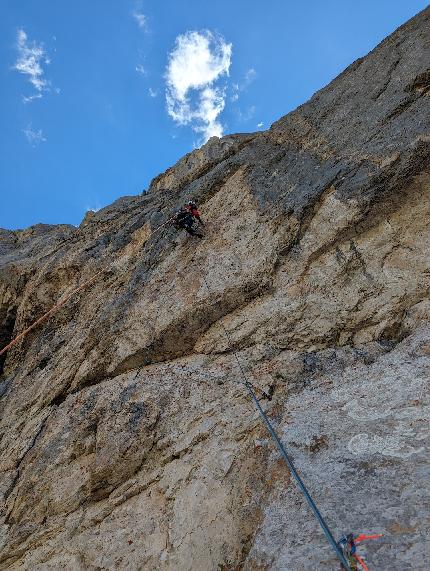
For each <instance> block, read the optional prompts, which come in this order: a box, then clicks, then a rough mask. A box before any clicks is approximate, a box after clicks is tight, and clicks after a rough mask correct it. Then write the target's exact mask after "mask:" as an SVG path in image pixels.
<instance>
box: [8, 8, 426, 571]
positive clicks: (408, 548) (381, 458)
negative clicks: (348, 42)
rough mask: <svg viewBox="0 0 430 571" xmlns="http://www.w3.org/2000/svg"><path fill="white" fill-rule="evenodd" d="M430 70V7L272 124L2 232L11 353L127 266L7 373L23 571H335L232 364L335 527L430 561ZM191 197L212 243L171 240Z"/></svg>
mask: <svg viewBox="0 0 430 571" xmlns="http://www.w3.org/2000/svg"><path fill="white" fill-rule="evenodd" d="M429 62H430V9H426V10H424V11H423V12H422V13H421V14H419V15H418V16H416V17H415V18H414V19H412V20H411V21H410V22H408V23H407V24H405V25H404V26H402V27H401V28H400V29H399V30H397V31H396V32H395V33H394V34H393V35H392V36H390V37H389V38H387V39H386V40H385V41H384V42H382V44H381V45H379V46H378V47H377V48H376V49H375V50H374V51H373V52H371V53H370V54H369V55H368V56H367V57H366V58H364V59H361V60H358V61H357V62H355V63H354V64H352V65H351V66H350V67H349V68H348V69H347V70H346V71H345V72H343V73H342V74H341V75H340V76H339V77H338V78H337V79H336V80H334V81H333V82H332V83H331V84H330V85H328V86H327V87H326V88H325V89H323V90H322V91H320V92H318V93H317V94H316V95H315V96H314V97H313V98H312V99H311V100H310V101H309V102H308V103H306V104H305V105H303V106H301V107H299V108H298V109H297V110H296V111H294V112H293V113H290V114H289V115H287V116H286V117H283V118H282V119H281V120H279V121H278V122H277V123H275V124H274V125H273V126H272V127H271V128H270V129H269V130H268V131H266V132H263V133H258V134H246V135H245V134H244V135H232V136H227V137H224V138H222V139H211V140H210V141H209V142H208V143H207V144H206V145H205V146H203V147H202V148H201V149H199V150H196V151H194V152H192V153H191V154H189V155H187V156H186V157H184V158H183V159H182V160H180V161H179V162H178V163H177V164H176V165H175V166H174V167H172V168H171V169H169V170H168V171H167V172H166V173H164V174H162V175H160V176H159V177H157V178H156V179H155V180H154V181H153V183H152V185H151V188H150V189H149V192H148V193H146V194H145V195H143V196H139V197H126V198H122V199H120V200H118V201H117V202H115V203H114V204H113V205H111V206H109V207H107V208H104V209H103V210H101V211H99V212H97V213H92V214H91V215H88V216H87V217H86V218H85V219H84V221H83V223H82V224H81V226H80V228H74V227H70V226H36V227H33V228H30V229H28V230H25V231H14V232H9V231H2V233H1V236H0V239H1V242H0V256H1V257H0V317H1V323H2V324H1V329H0V338H1V339H0V340H1V344H2V346H3V345H5V344H6V343H7V342H8V341H9V340H10V339H12V338H14V337H15V336H16V335H17V334H18V333H19V332H20V331H22V330H23V329H25V328H26V327H27V326H28V325H29V324H30V323H32V322H33V321H34V320H35V319H36V318H38V317H39V316H40V315H41V314H43V313H44V312H45V311H46V310H47V309H49V308H50V307H51V306H52V305H53V304H54V303H55V302H56V301H57V300H58V299H61V298H63V297H64V296H66V295H67V294H68V293H70V292H71V291H72V290H73V289H74V288H76V287H77V286H79V284H82V283H84V282H85V281H86V280H88V279H90V278H91V276H92V275H94V274H95V273H96V272H97V271H99V270H100V269H102V268H104V267H105V266H107V267H106V271H105V272H104V273H103V274H102V276H101V277H100V279H99V280H97V281H96V282H95V283H94V284H92V285H91V286H90V287H89V288H87V289H86V290H84V291H82V292H80V293H79V294H78V295H76V296H75V297H73V298H72V300H71V301H70V302H69V303H68V304H67V305H65V306H64V307H63V308H62V309H61V310H60V311H59V312H58V313H56V314H55V315H54V316H52V317H51V318H50V319H49V320H48V321H47V322H45V323H44V324H42V325H41V326H40V327H38V328H37V329H35V330H33V331H32V332H31V333H30V334H29V335H28V336H27V337H25V339H24V340H23V341H21V342H20V343H18V344H17V345H16V346H15V347H14V348H12V349H11V350H9V351H8V353H7V356H6V360H5V361H4V362H3V363H2V367H3V368H2V376H1V379H0V380H1V382H0V395H1V401H0V415H1V422H0V436H1V444H0V569H2V570H5V569H8V570H15V569H29V570H30V569H31V570H35V569H37V570H42V569H43V570H45V569H70V570H77V569H82V570H87V569H90V570H101V569H128V570H138V569H149V570H155V569H157V570H158V569H160V570H171V571H173V570H175V571H177V570H180V571H185V570H199V571H200V570H214V571H227V570H234V569H246V570H263V569H264V570H284V569H288V570H290V571H295V570H297V571H299V570H303V569H305V570H313V569H321V570H332V569H337V568H338V564H337V562H336V559H335V558H334V557H333V553H332V551H331V550H330V548H329V546H328V544H327V542H326V541H325V538H324V536H323V535H322V533H321V531H320V529H319V527H318V524H317V523H316V521H315V519H314V517H313V515H312V514H311V513H310V511H309V509H308V507H307V505H306V503H305V502H304V500H303V498H302V496H301V495H300V493H299V491H298V490H297V487H296V486H295V484H294V482H293V481H292V480H291V477H290V474H289V472H288V469H287V467H286V466H285V464H284V463H283V462H282V460H281V459H280V457H279V455H278V454H277V452H276V450H275V449H274V447H273V445H272V442H271V441H270V439H269V437H268V435H267V433H266V431H265V428H264V426H263V425H262V423H261V421H260V419H259V417H258V415H257V414H256V411H255V409H254V408H253V405H252V402H250V399H249V397H248V394H247V392H246V390H245V388H244V386H243V377H242V374H241V371H240V370H239V368H238V366H237V362H236V359H235V353H234V352H233V351H232V348H234V350H235V352H236V355H237V357H238V359H239V361H240V363H241V365H242V367H243V368H244V369H245V371H246V375H247V376H248V378H249V379H250V381H251V382H252V383H253V384H254V386H255V388H256V391H257V394H258V395H259V397H260V398H261V399H262V403H263V407H264V409H265V411H266V413H267V414H268V416H269V417H270V418H271V419H272V421H273V423H274V424H275V426H276V429H277V430H278V432H279V434H280V435H281V437H282V440H283V442H284V444H285V446H286V448H287V449H288V451H289V452H290V454H291V455H292V457H293V458H294V461H295V463H296V466H297V469H298V470H299V472H300V474H301V475H302V477H303V478H304V480H305V481H306V483H307V485H308V487H309V489H310V491H311V493H312V494H313V496H314V498H315V500H316V502H317V504H318V506H319V507H320V510H321V512H322V513H323V515H324V516H325V518H326V519H327V521H328V522H329V524H330V526H331V528H332V529H333V532H334V534H335V535H336V536H340V535H341V534H343V533H345V532H348V531H354V532H357V533H360V532H365V533H366V532H367V533H372V532H373V533H376V532H380V533H383V534H384V537H383V538H382V539H381V540H378V541H374V542H368V543H366V544H363V546H362V547H360V552H361V553H362V554H363V555H364V557H365V558H366V559H367V561H368V563H369V565H370V567H371V569H373V570H387V569H390V570H398V571H405V570H412V569H413V570H415V571H416V570H424V569H426V568H427V563H428V557H425V556H424V553H425V551H426V546H425V542H426V538H427V537H428V531H429V530H428V527H429V521H430V520H429V517H428V516H429V504H428V495H427V494H426V490H428V486H429V480H428V471H427V469H426V466H428V456H429V453H428V450H429V448H428V440H427V437H428V426H429V424H428V421H429V406H428V386H427V385H428V379H429V372H430V371H429V364H430V330H429V321H430V301H429V289H430V264H429V243H430V235H429V234H430V232H429V220H430V218H429V214H430V199H429V188H430V153H429V149H430V133H429V126H430V105H429V103H430V101H429V93H430V78H429V73H430V72H429V68H428V66H429ZM189 198H194V199H195V200H197V201H198V202H199V204H200V205H201V210H202V214H203V217H204V219H205V220H207V226H206V229H205V237H204V239H202V240H199V239H197V238H190V237H189V236H187V235H185V234H184V235H182V234H181V233H178V232H177V231H176V230H175V229H174V228H172V227H171V226H170V225H168V224H167V225H165V226H162V227H160V226H161V225H162V224H164V223H165V222H166V221H167V220H168V219H169V217H170V216H171V213H172V212H173V211H174V210H175V209H176V208H177V207H179V206H180V205H181V204H183V203H184V201H186V200H188V199H189ZM226 331H227V332H228V334H229V337H230V342H229V341H228V339H227V337H226ZM427 549H428V544H427Z"/></svg>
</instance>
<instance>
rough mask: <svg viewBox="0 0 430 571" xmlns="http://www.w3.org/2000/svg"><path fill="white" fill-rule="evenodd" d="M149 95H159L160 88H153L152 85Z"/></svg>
mask: <svg viewBox="0 0 430 571" xmlns="http://www.w3.org/2000/svg"><path fill="white" fill-rule="evenodd" d="M148 95H149V97H157V95H158V90H157V89H153V88H152V87H150V88H149V89H148Z"/></svg>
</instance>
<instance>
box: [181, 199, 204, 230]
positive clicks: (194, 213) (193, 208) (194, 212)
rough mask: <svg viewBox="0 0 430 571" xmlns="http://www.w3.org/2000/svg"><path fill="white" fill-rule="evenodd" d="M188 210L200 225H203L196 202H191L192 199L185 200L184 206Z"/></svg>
mask: <svg viewBox="0 0 430 571" xmlns="http://www.w3.org/2000/svg"><path fill="white" fill-rule="evenodd" d="M185 208H186V209H187V210H188V212H189V213H190V214H191V215H192V216H193V217H194V218H195V219H196V220H197V221H198V222H199V223H200V224H201V225H202V226H204V225H205V224H204V222H203V220H202V219H201V217H200V212H199V210H198V208H197V204H196V203H195V202H193V201H192V200H189V201H188V202H187V206H186V207H185Z"/></svg>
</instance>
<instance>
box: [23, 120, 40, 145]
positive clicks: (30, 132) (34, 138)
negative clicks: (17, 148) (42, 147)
mask: <svg viewBox="0 0 430 571" xmlns="http://www.w3.org/2000/svg"><path fill="white" fill-rule="evenodd" d="M22 132H23V133H24V135H25V136H26V138H27V141H28V142H29V143H30V145H31V146H32V147H37V145H39V144H40V143H45V142H46V139H45V137H44V136H43V133H42V129H38V130H37V131H36V130H35V129H33V127H32V124H31V123H29V124H28V125H27V127H26V128H25V129H23V130H22Z"/></svg>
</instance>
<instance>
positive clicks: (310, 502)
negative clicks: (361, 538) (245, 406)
mask: <svg viewBox="0 0 430 571" xmlns="http://www.w3.org/2000/svg"><path fill="white" fill-rule="evenodd" d="M202 275H203V280H204V282H205V284H206V287H207V289H208V292H209V293H210V294H212V291H211V289H210V287H209V284H208V282H207V280H206V276H205V275H204V274H202ZM221 326H222V328H223V330H224V332H225V335H226V337H227V340H228V344H229V347H230V350H231V351H232V352H233V353H234V356H235V359H236V362H237V365H238V367H239V370H240V371H241V373H242V376H243V379H244V383H243V384H244V385H245V387H246V388H247V390H248V392H249V394H250V396H251V398H252V400H253V401H254V404H255V406H256V407H257V410H258V412H259V414H260V416H261V418H262V419H263V421H264V423H265V425H266V427H267V430H268V431H269V433H270V436H271V437H272V439H273V440H274V442H275V444H276V446H277V448H278V450H279V452H280V453H281V455H282V457H283V459H284V460H285V463H286V464H287V466H288V468H289V469H290V472H291V474H292V476H293V478H294V479H295V480H296V482H297V485H298V486H299V488H300V491H301V492H302V494H303V495H304V497H305V499H306V501H307V503H308V505H309V507H310V508H311V510H312V511H313V513H314V515H315V517H316V518H317V520H318V523H319V524H320V526H321V528H322V530H323V532H324V534H325V536H326V538H327V540H328V542H329V543H330V545H331V547H332V548H333V551H334V552H335V554H336V557H337V558H338V559H339V561H340V562H341V564H342V566H343V567H344V569H345V571H351V567H350V566H349V563H348V561H347V560H346V558H345V555H344V554H343V552H342V550H341V549H340V547H339V545H338V544H337V542H336V540H335V539H334V537H333V534H332V532H331V531H330V528H329V527H328V525H327V523H326V521H325V520H324V518H323V517H322V515H321V513H320V511H319V509H318V508H317V506H316V504H315V502H314V500H313V499H312V497H311V495H310V493H309V491H308V489H307V488H306V486H305V484H304V482H303V480H302V479H301V477H300V476H299V474H298V472H297V470H296V468H295V466H294V464H293V462H292V460H291V458H290V457H289V456H288V454H287V451H286V450H285V448H284V445H283V444H282V442H281V440H280V438H279V436H278V435H277V433H276V431H275V429H274V428H273V425H272V423H271V422H270V420H269V418H268V417H267V415H266V413H265V412H264V410H263V408H262V406H261V404H260V401H259V399H258V397H257V395H256V394H255V391H254V388H253V385H252V383H251V382H250V381H249V379H248V377H247V376H246V373H245V370H244V368H243V367H242V365H241V363H240V361H239V357H238V356H237V353H236V351H235V349H234V347H233V344H232V341H231V338H230V333H229V331H228V330H227V328H226V327H225V326H224V324H223V323H221Z"/></svg>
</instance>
